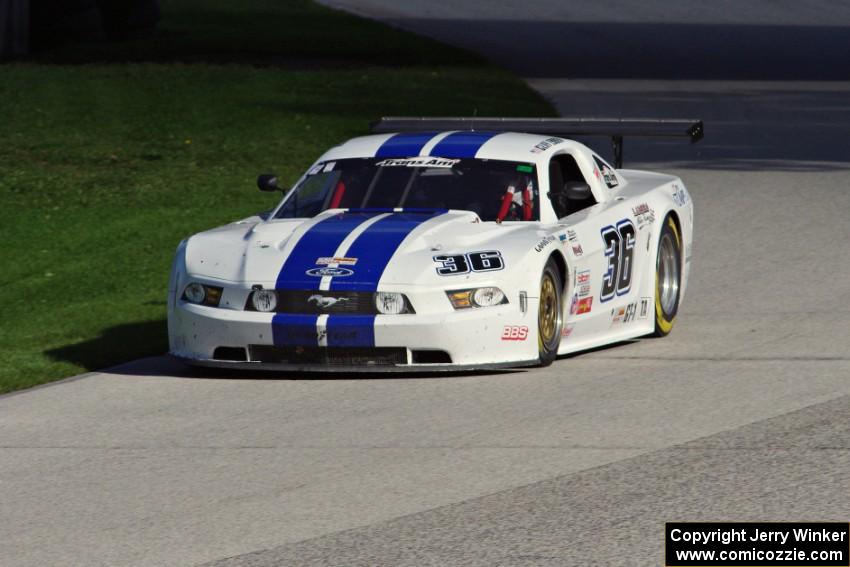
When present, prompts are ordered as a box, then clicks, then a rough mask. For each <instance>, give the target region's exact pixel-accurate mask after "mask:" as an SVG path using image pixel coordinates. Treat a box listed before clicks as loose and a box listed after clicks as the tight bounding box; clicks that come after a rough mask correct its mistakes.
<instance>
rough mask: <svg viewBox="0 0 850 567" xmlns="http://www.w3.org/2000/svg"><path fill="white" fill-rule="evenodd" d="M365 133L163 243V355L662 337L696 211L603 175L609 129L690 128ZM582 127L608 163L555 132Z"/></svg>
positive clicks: (595, 123)
mask: <svg viewBox="0 0 850 567" xmlns="http://www.w3.org/2000/svg"><path fill="white" fill-rule="evenodd" d="M373 131H375V132H377V133H375V134H373V135H369V136H364V137H359V138H354V139H352V140H349V141H347V142H345V143H343V144H341V145H339V146H336V147H334V148H331V149H330V150H328V151H327V152H326V153H325V154H324V155H322V156H321V157H320V158H319V159H318V161H316V163H315V164H313V165H312V166H311V167H310V168H309V169H308V170H307V172H306V173H305V174H304V175H303V176H302V177H301V179H300V180H299V181H298V182H297V183H296V185H295V186H294V187H293V188H292V190H290V191H288V192H287V193H286V195H285V196H284V198H283V199H282V201H281V202H280V203H279V204H278V205H277V207H276V208H275V209H274V210H272V211H270V212H269V213H268V214H264V215H260V216H255V217H251V218H248V219H245V220H241V221H239V222H235V223H233V224H229V225H226V226H223V227H220V228H216V229H213V230H209V231H206V232H202V233H199V234H196V235H194V236H192V237H190V238H188V239H186V240H184V241H183V242H182V243H181V244H180V245H179V247H178V249H177V254H176V257H175V260H174V265H173V269H172V274H171V279H170V283H169V298H168V332H169V341H170V350H171V353H172V354H173V355H174V356H176V357H179V358H180V359H183V360H184V361H186V362H188V363H190V364H200V365H214V366H225V367H239V368H258V369H297V370H346V371H352V370H368V371H375V370H403V371H419V370H427V371H432V370H457V369H469V368H493V367H518V366H529V365H547V364H550V363H551V362H552V361H553V360H554V359H555V358H556V356H557V355H559V354H567V353H571V352H576V351H581V350H586V349H589V348H593V347H598V346H600V345H604V344H608V343H613V342H617V341H622V340H624V339H630V338H633V337H640V336H643V335H653V334H654V335H666V334H667V333H669V332H670V330H671V328H672V326H673V321H674V318H675V317H676V312H677V310H678V308H679V304H680V302H681V301H682V297H683V295H684V293H685V288H686V286H687V282H688V270H689V262H690V252H689V251H690V250H691V236H692V234H693V206H692V203H691V200H690V197H689V195H688V192H687V190H686V189H685V185H684V184H683V183H682V181H681V180H680V179H679V178H677V177H673V176H670V175H664V174H660V173H650V172H646V171H633V170H627V169H619V167H621V163H619V162H621V160H622V137H623V136H631V135H649V136H670V135H680V136H687V137H689V138H690V139H691V141H696V140H698V139H700V138H701V137H702V123H701V122H693V121H687V122H686V121H625V120H582V119H578V120H576V119H492V118H490V119H487V118H484V119H482V118H478V119H474V121H473V119H427V118H422V119H413V118H408V119H405V118H397V119H383V120H382V121H380V122H379V123H377V125H376V126H375V127H374V128H373ZM520 132H524V133H520ZM579 134H605V135H609V136H611V137H612V139H613V140H614V149H615V162H617V168H615V167H612V166H611V165H609V164H608V163H607V162H606V161H605V160H604V159H602V158H601V157H600V156H599V155H597V154H596V153H595V152H594V151H592V150H591V149H590V148H588V147H587V146H584V145H582V144H580V143H578V142H575V141H572V140H569V139H567V137H568V136H575V135H579ZM258 183H259V184H260V188H261V189H264V190H275V189H278V187H277V185H276V180H275V179H274V178H273V177H272V176H260V179H259V180H258Z"/></svg>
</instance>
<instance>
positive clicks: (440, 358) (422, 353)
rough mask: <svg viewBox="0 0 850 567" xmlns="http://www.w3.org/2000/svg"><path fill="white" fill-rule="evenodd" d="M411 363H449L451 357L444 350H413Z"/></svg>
mask: <svg viewBox="0 0 850 567" xmlns="http://www.w3.org/2000/svg"><path fill="white" fill-rule="evenodd" d="M412 355H413V364H451V363H452V357H451V356H449V353H447V352H446V351H444V350H414V351H412Z"/></svg>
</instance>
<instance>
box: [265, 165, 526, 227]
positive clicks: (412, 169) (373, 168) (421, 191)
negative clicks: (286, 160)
mask: <svg viewBox="0 0 850 567" xmlns="http://www.w3.org/2000/svg"><path fill="white" fill-rule="evenodd" d="M539 200H540V199H539V195H538V189H537V175H536V172H535V167H534V164H532V163H520V162H510V161H500V160H484V159H445V158H438V157H413V158H402V159H386V158H356V159H341V160H336V161H328V162H322V163H319V164H317V165H315V166H314V167H313V168H312V169H311V170H310V171H309V172H308V173H307V175H306V177H305V178H304V179H303V180H302V181H301V183H299V184H298V186H297V187H295V189H293V191H292V192H291V193H290V194H289V195H288V196H287V199H286V202H285V203H284V205H283V206H282V207H281V208H280V210H279V211H278V212H277V214H276V215H275V218H293V217H313V216H316V215H317V214H319V213H321V212H322V211H324V210H326V209H340V208H341V209H384V208H387V209H392V208H398V207H404V208H414V209H460V210H466V211H473V212H475V213H477V214H478V216H479V217H481V220H483V221H503V220H504V221H512V220H513V221H531V220H537V219H538V218H539V215H540V213H539V205H538V202H539Z"/></svg>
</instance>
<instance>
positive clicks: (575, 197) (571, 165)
mask: <svg viewBox="0 0 850 567" xmlns="http://www.w3.org/2000/svg"><path fill="white" fill-rule="evenodd" d="M549 198H550V199H551V201H552V207H553V208H554V209H555V214H556V215H557V216H558V218H563V217H566V216H569V215H571V214H573V213H576V212H578V211H580V210H582V209H586V208H587V207H590V206H593V205H595V204H596V199H594V198H593V192H591V190H590V185H589V184H588V182H587V179H586V178H585V177H584V175H583V174H582V173H581V169H580V168H579V166H578V164H577V163H576V160H575V158H574V157H573V156H571V155H569V154H561V155H557V156H555V157H553V158H552V160H551V161H550V162H549Z"/></svg>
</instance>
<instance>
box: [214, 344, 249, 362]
mask: <svg viewBox="0 0 850 567" xmlns="http://www.w3.org/2000/svg"><path fill="white" fill-rule="evenodd" d="M213 358H214V359H216V360H229V361H232V362H247V361H248V354H247V353H246V352H245V349H244V348H243V347H230V346H220V347H218V348H216V349H215V351H213Z"/></svg>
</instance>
